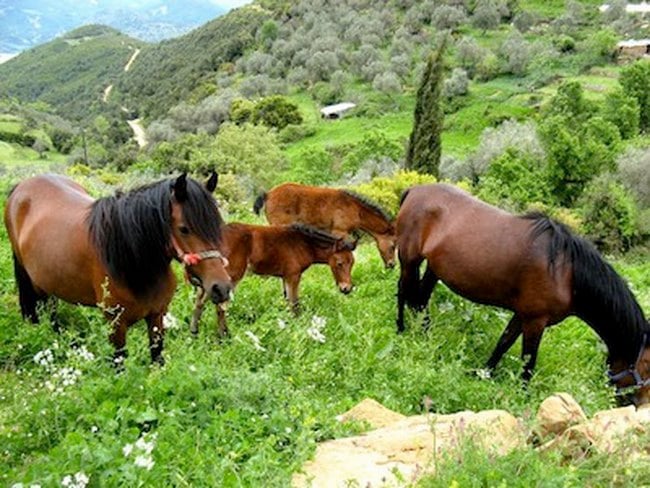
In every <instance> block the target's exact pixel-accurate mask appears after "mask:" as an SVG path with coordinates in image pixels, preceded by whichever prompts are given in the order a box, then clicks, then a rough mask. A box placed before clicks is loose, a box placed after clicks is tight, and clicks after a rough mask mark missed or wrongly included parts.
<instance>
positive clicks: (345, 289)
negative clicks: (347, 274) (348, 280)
mask: <svg viewBox="0 0 650 488" xmlns="http://www.w3.org/2000/svg"><path fill="white" fill-rule="evenodd" d="M339 290H341V293H343V294H344V295H347V294H348V293H350V292H351V291H352V285H341V286H340V287H339Z"/></svg>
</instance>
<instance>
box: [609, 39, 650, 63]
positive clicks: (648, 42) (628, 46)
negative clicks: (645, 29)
mask: <svg viewBox="0 0 650 488" xmlns="http://www.w3.org/2000/svg"><path fill="white" fill-rule="evenodd" d="M616 53H617V54H618V57H619V59H638V58H643V57H649V56H650V39H630V40H628V41H620V42H618V43H617V44H616Z"/></svg>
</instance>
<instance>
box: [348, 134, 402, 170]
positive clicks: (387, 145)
mask: <svg viewBox="0 0 650 488" xmlns="http://www.w3.org/2000/svg"><path fill="white" fill-rule="evenodd" d="M403 157H404V145H403V144H402V143H401V142H400V141H398V140H396V139H391V138H389V137H388V136H387V135H386V134H385V133H384V132H382V131H378V130H371V131H369V132H368V133H366V135H364V137H363V139H362V140H361V141H360V142H359V143H357V144H355V145H354V146H352V147H351V148H350V150H349V151H348V154H347V156H345V158H344V160H343V165H342V173H346V174H354V173H356V172H357V170H358V169H359V168H360V167H361V165H362V164H364V163H365V162H366V161H369V160H378V159H382V158H387V159H390V160H391V161H394V162H397V161H400V160H401V159H402V158H403Z"/></svg>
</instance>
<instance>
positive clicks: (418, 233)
mask: <svg viewBox="0 0 650 488" xmlns="http://www.w3.org/2000/svg"><path fill="white" fill-rule="evenodd" d="M397 232H398V248H399V254H400V260H401V261H406V262H408V261H418V260H423V259H426V260H427V262H428V266H429V268H430V269H431V270H432V271H433V273H434V274H435V275H436V276H437V277H438V278H439V279H440V280H442V281H443V282H444V283H446V284H447V285H448V286H449V287H450V288H451V289H453V290H454V291H456V292H457V293H459V294H460V295H463V296H465V297H466V298H469V299H471V300H473V301H476V302H479V303H486V304H491V305H498V306H503V307H506V308H511V309H518V310H519V311H520V312H521V313H531V314H534V313H538V309H539V308H548V307H549V303H551V304H553V305H552V307H558V308H566V307H567V306H568V303H567V301H570V285H566V283H570V267H569V266H562V265H561V266H559V269H558V270H557V273H549V263H548V252H547V249H548V241H549V240H548V236H544V235H542V236H539V237H537V238H533V236H532V232H531V222H530V220H527V219H524V218H521V217H519V216H515V215H512V214H510V213H508V212H505V211H503V210H501V209H498V208H496V207H493V206H491V205H489V204H486V203H484V202H482V201H480V200H478V199H476V198H474V197H473V196H471V195H469V194H467V193H465V192H463V191H462V190H459V189H457V188H455V187H453V186H450V185H444V184H434V185H422V186H417V187H413V188H411V189H410V191H409V192H408V194H407V195H406V197H405V198H404V201H403V203H402V206H401V208H400V212H399V215H398V217H397ZM560 284H562V286H560ZM522 308H526V310H523V309H522Z"/></svg>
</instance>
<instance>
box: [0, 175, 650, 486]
mask: <svg viewBox="0 0 650 488" xmlns="http://www.w3.org/2000/svg"><path fill="white" fill-rule="evenodd" d="M5 183H6V184H3V185H2V186H3V187H5V189H6V188H8V186H9V185H8V183H7V182H5ZM5 194H6V192H5V191H4V190H2V195H3V198H4V195H5ZM356 257H357V261H356V264H355V267H354V270H353V279H354V282H355V284H356V289H355V290H354V291H353V293H352V294H351V295H349V296H344V295H342V294H340V293H339V292H338V290H337V289H336V287H335V285H334V282H333V279H332V277H331V274H330V271H329V270H328V269H327V268H326V267H324V266H313V267H312V268H310V269H309V270H308V271H307V272H306V273H305V274H304V277H303V283H302V285H301V298H302V313H301V315H300V316H298V317H294V316H292V315H291V313H290V312H289V310H288V307H287V306H286V303H285V302H284V300H283V298H282V292H281V284H280V282H279V280H277V279H274V278H261V277H258V276H248V277H246V278H245V279H244V280H243V281H242V282H241V283H240V285H239V286H238V288H237V290H236V295H235V298H234V301H233V303H232V306H231V307H230V309H229V312H228V318H229V325H230V330H231V336H230V337H229V338H228V339H226V340H224V341H223V342H217V341H216V331H215V316H214V314H211V313H207V312H208V309H207V308H206V313H204V316H203V319H202V322H201V331H200V335H199V337H198V339H192V338H191V337H190V334H189V331H188V323H189V318H190V316H191V311H192V304H193V303H192V302H193V292H192V290H191V289H190V287H189V285H187V284H185V283H182V282H181V279H182V278H181V276H182V272H181V270H180V269H179V268H177V269H176V271H177V272H178V277H179V286H178V290H177V293H176V296H175V298H174V300H173V302H172V304H171V314H172V316H173V317H174V318H175V321H176V322H177V324H176V326H175V327H173V328H170V329H169V330H168V331H167V337H166V344H165V357H166V359H167V364H166V366H164V367H162V368H160V367H156V366H150V365H149V354H148V348H147V338H146V330H145V329H146V328H145V327H144V325H142V324H140V325H136V326H135V327H134V328H133V329H132V330H131V331H130V332H129V335H128V342H127V345H128V349H129V352H130V355H129V358H128V359H127V361H126V370H125V372H124V373H122V374H116V373H115V370H114V369H113V367H112V366H111V364H110V358H111V356H112V352H113V351H112V348H111V346H110V344H109V342H108V340H107V335H108V332H109V328H108V325H107V323H106V322H105V321H104V320H103V318H102V317H101V315H100V313H99V311H98V310H95V309H88V308H82V307H76V306H73V305H69V304H65V303H59V304H58V308H57V315H58V319H59V322H60V323H61V324H62V330H61V332H60V333H58V334H57V333H55V332H54V331H53V330H52V327H51V324H50V323H49V321H48V320H47V313H43V314H42V315H43V316H44V320H43V323H41V324H40V325H36V326H34V325H31V324H28V323H25V322H23V321H22V319H21V318H20V314H19V307H18V302H17V296H16V290H15V285H14V281H13V276H12V262H11V251H10V248H9V244H8V241H7V236H6V231H5V229H4V227H2V229H1V230H0V310H2V315H1V316H0V483H1V484H3V485H5V486H11V485H12V484H13V483H18V482H22V483H24V484H26V485H28V484H30V483H38V484H41V485H42V486H58V485H60V483H61V481H62V480H63V479H64V477H65V476H68V475H71V476H74V475H75V474H79V473H83V475H85V476H88V477H89V478H90V484H91V485H92V486H136V485H140V486H288V485H289V483H290V479H291V474H292V473H293V472H295V471H296V470H299V469H300V466H301V465H302V463H303V462H305V461H306V460H307V459H309V458H310V457H311V456H312V455H313V453H314V449H315V445H316V443H317V442H320V441H323V440H326V439H331V438H335V437H341V436H346V435H350V434H353V433H356V432H358V429H359V426H357V425H341V424H339V423H338V422H337V421H336V420H335V416H336V415H338V414H340V413H342V412H344V411H345V410H347V409H349V408H350V407H352V406H353V405H355V404H356V403H357V402H359V401H360V400H362V399H363V398H365V397H372V398H375V399H376V400H378V401H379V402H381V403H383V404H384V405H386V406H387V407H389V408H391V409H394V410H397V411H399V412H401V413H404V414H407V415H408V414H415V413H421V412H422V411H423V409H424V408H425V407H424V406H423V405H431V409H432V410H435V411H436V412H439V413H451V412H456V411H459V410H465V409H472V410H479V409H491V408H502V409H506V410H509V411H511V412H512V413H514V414H515V415H518V416H520V417H522V418H523V419H524V421H530V419H531V418H532V417H533V416H534V413H535V411H536V409H537V408H538V405H539V403H540V402H541V401H542V399H544V398H545V397H547V396H548V395H550V394H552V393H554V392H557V391H566V392H569V393H570V394H572V395H573V396H574V397H575V398H576V399H577V401H578V402H579V403H580V404H581V405H582V406H583V408H584V409H585V410H586V412H587V413H588V414H592V413H593V412H595V411H597V410H599V409H604V408H608V407H611V406H612V405H614V397H613V392H612V390H611V389H610V388H609V387H608V386H607V384H606V378H605V351H604V348H603V346H602V345H601V343H600V341H599V340H598V338H597V337H596V335H595V334H594V333H593V331H592V330H591V329H589V328H588V327H587V326H586V325H584V324H583V323H581V322H580V321H578V320H575V319H572V320H567V321H566V322H565V323H563V324H561V325H560V326H557V327H554V328H552V329H550V330H548V331H547V332H546V334H545V336H544V340H543V342H542V345H541V349H540V357H539V361H538V366H537V370H536V374H535V376H534V378H533V380H532V381H531V383H530V385H529V387H528V388H527V389H525V388H523V386H522V384H521V381H520V379H519V378H520V373H521V368H522V363H521V361H520V359H519V353H520V347H519V345H516V346H515V347H514V348H513V350H512V351H511V352H510V353H509V354H507V355H506V356H505V357H504V359H503V361H502V363H501V364H500V365H499V367H498V369H497V373H496V375H495V377H494V378H493V379H491V380H484V379H480V377H479V376H478V375H476V374H475V371H476V370H477V369H478V368H481V367H482V366H483V364H484V363H485V361H486V360H487V358H488V356H489V354H490V352H491V350H492V348H493V347H494V345H495V343H496V340H497V338H498V337H499V335H500V333H501V331H502V330H503V328H504V327H505V324H506V322H507V319H508V314H507V313H505V312H504V311H501V310H497V309H494V308H490V307H483V306H478V305H475V304H472V303H470V302H468V301H466V300H464V299H462V298H460V297H459V296H457V295H455V294H454V293H452V292H451V291H449V290H448V289H447V288H445V287H444V286H441V285H439V286H438V287H437V289H436V291H435V293H434V297H433V299H432V304H431V314H432V321H431V327H430V328H428V329H427V330H424V329H423V328H422V317H421V316H417V315H413V314H410V315H409V316H408V317H407V318H408V321H407V324H408V329H407V331H406V332H405V333H404V334H402V335H397V334H396V333H395V323H394V322H395V307H396V300H395V292H396V283H397V277H398V270H385V269H383V265H382V262H381V260H380V258H379V255H378V252H377V250H376V248H375V247H374V245H372V244H370V243H364V244H362V245H361V246H360V248H359V249H358V250H357V251H356ZM615 264H616V266H617V268H618V269H619V271H620V272H621V274H622V275H623V276H625V277H626V278H629V279H630V280H631V282H632V284H633V285H634V287H635V290H636V291H637V293H638V296H639V298H640V300H641V304H642V306H643V307H644V309H645V310H648V309H649V308H650V295H649V294H648V289H649V288H650V287H649V286H648V285H649V284H650V265H649V264H648V262H647V260H644V259H636V260H631V262H630V263H626V262H625V261H618V260H617V261H615ZM44 312H47V310H44ZM323 323H324V326H323V325H322V324H323ZM314 326H317V327H321V329H320V331H321V332H322V334H323V335H324V340H323V342H321V341H319V340H316V339H315V338H313V337H312V335H310V333H309V329H310V328H312V327H314ZM253 335H254V336H255V337H257V338H258V339H259V343H258V344H257V345H256V342H255V340H254V338H253ZM47 350H49V353H47V352H44V351H47ZM88 353H90V354H88ZM66 368H67V369H66ZM425 398H426V399H427V400H426V401H424V399H425ZM138 439H141V440H140V441H139V444H138ZM138 446H140V447H138ZM143 446H144V447H143ZM147 446H149V447H147ZM130 449H131V450H130ZM147 449H149V450H150V452H148V451H147ZM129 450H130V452H129ZM467 455H468V456H469V453H468V454H467ZM138 456H140V457H138ZM472 456H473V457H467V458H466V460H468V461H467V462H464V463H462V464H458V463H456V464H454V463H450V464H444V463H443V464H442V466H443V468H442V469H443V470H442V471H441V472H440V473H439V477H438V478H434V479H433V480H432V479H428V480H426V481H423V486H434V485H436V483H437V481H435V480H436V479H437V480H446V481H445V483H446V484H445V486H450V484H453V482H457V483H459V486H466V484H465V483H464V481H466V480H470V479H472V477H473V476H476V477H478V478H477V479H485V480H487V481H486V482H487V485H486V484H482V485H481V486H492V485H494V484H495V483H496V482H497V481H499V480H508V479H510V478H509V477H510V476H514V474H516V473H518V472H520V471H521V469H515V468H514V467H512V466H511V464H509V463H510V461H512V462H513V463H515V464H514V466H523V465H525V464H526V463H527V462H528V460H530V459H533V460H534V463H533V465H531V467H530V468H529V469H527V470H523V471H522V472H525V476H528V478H522V479H528V480H532V479H535V477H538V478H543V479H544V480H545V482H546V481H548V483H547V484H548V486H551V485H553V486H556V485H554V484H553V481H557V482H558V483H559V484H563V483H564V481H567V482H571V480H575V479H576V478H575V476H573V475H572V473H573V470H574V468H572V467H571V466H570V465H567V464H563V463H562V462H560V461H559V460H553V459H551V461H550V462H549V463H547V464H544V463H542V462H541V461H537V460H536V459H537V458H535V457H531V456H536V454H531V452H530V451H523V452H519V453H514V454H512V455H511V457H510V458H506V460H503V461H495V460H490V458H488V457H487V455H485V456H484V455H483V454H481V453H472ZM470 461H471V462H470ZM151 463H153V464H151ZM610 468H611V467H610V466H604V467H602V468H600V467H599V466H598V464H597V463H595V464H594V465H593V470H594V475H593V476H594V478H593V479H604V478H606V473H608V472H609V471H607V470H609V469H610ZM522 469H523V468H522ZM599 470H600V471H599ZM490 473H494V475H492V474H490ZM632 473H633V474H634V476H637V474H638V473H637V472H635V471H634V470H633V471H632ZM635 473H636V474H635ZM630 476H632V475H630ZM579 479H584V478H579ZM630 479H632V478H630ZM490 480H492V481H490ZM493 481H494V482H493ZM499 482H500V481H499ZM508 483H509V484H510V483H511V482H510V481H508ZM496 484H498V483H496ZM513 484H516V483H513ZM520 486H523V484H522V485H520ZM528 486H529V485H528Z"/></svg>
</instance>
